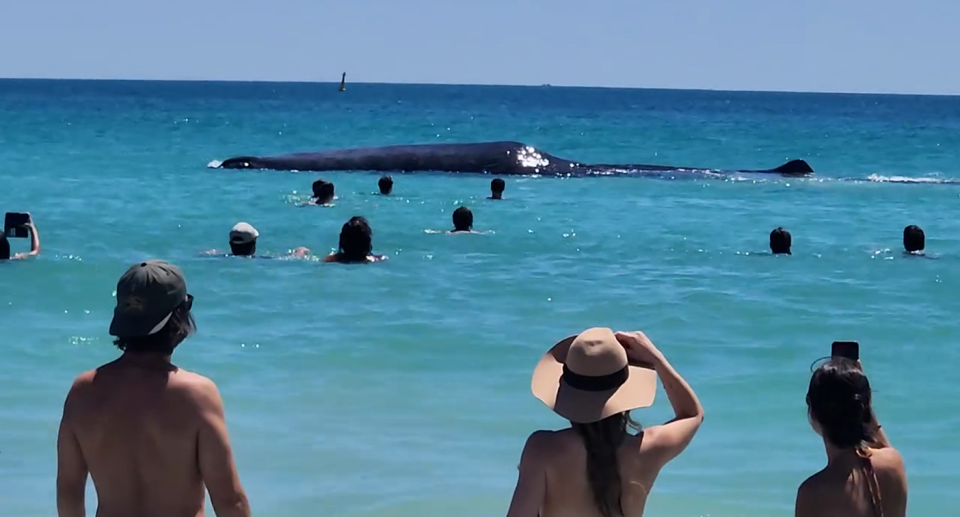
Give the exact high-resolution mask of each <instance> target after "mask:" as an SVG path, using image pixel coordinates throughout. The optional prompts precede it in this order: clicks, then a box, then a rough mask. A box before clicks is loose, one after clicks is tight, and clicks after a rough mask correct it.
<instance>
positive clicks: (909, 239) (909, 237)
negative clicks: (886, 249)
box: [903, 224, 926, 253]
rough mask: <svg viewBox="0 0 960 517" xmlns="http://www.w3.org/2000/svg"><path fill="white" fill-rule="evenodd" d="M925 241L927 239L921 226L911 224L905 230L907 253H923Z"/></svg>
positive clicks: (904, 243)
mask: <svg viewBox="0 0 960 517" xmlns="http://www.w3.org/2000/svg"><path fill="white" fill-rule="evenodd" d="M925 241H926V237H925V236H924V234H923V230H922V229H921V228H920V227H919V226H917V225H915V224H911V225H910V226H907V227H906V228H904V229H903V249H905V250H906V251H908V252H910V253H915V252H918V251H923V247H924V245H925V244H926V242H925Z"/></svg>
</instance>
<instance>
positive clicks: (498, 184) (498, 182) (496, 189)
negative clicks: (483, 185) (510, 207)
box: [490, 178, 507, 199]
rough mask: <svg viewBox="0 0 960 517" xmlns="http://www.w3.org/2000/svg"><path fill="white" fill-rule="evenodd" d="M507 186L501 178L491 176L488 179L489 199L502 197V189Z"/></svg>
mask: <svg viewBox="0 0 960 517" xmlns="http://www.w3.org/2000/svg"><path fill="white" fill-rule="evenodd" d="M506 188H507V183H506V182H505V181H503V179H501V178H493V180H491V181H490V199H503V191H504V189H506Z"/></svg>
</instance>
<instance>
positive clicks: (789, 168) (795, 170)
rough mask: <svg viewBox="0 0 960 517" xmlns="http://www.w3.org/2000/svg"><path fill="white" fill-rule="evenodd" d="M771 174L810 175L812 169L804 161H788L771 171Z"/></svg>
mask: <svg viewBox="0 0 960 517" xmlns="http://www.w3.org/2000/svg"><path fill="white" fill-rule="evenodd" d="M773 172H779V173H780V174H812V173H813V167H810V164H809V163H807V162H806V161H804V160H790V161H789V162H787V163H785V164H783V165H781V166H779V167H777V168H776V169H773Z"/></svg>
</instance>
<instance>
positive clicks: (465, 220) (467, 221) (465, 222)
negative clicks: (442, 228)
mask: <svg viewBox="0 0 960 517" xmlns="http://www.w3.org/2000/svg"><path fill="white" fill-rule="evenodd" d="M448 233H451V234H453V233H481V232H475V231H473V212H471V211H470V209H469V208H467V207H465V206H461V207H460V208H458V209H456V210H454V211H453V230H451V231H450V232H448Z"/></svg>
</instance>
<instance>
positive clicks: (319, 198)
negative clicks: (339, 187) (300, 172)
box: [300, 180, 336, 206]
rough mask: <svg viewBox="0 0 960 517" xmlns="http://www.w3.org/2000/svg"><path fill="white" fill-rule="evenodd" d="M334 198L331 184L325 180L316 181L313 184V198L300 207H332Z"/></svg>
mask: <svg viewBox="0 0 960 517" xmlns="http://www.w3.org/2000/svg"><path fill="white" fill-rule="evenodd" d="M335 198H336V195H335V193H334V188H333V183H330V182H329V181H327V180H317V181H314V182H313V198H311V199H310V201H307V202H306V203H304V204H302V205H300V206H310V205H314V206H333V200H334V199H335Z"/></svg>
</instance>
